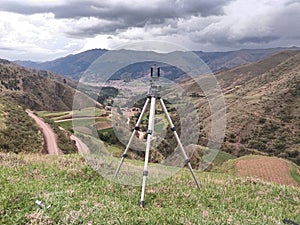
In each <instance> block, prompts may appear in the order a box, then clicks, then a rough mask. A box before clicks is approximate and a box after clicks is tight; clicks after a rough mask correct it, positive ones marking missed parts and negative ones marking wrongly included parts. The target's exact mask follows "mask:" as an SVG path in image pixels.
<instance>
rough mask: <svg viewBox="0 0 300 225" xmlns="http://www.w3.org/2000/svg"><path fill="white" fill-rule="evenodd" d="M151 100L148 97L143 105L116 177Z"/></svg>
mask: <svg viewBox="0 0 300 225" xmlns="http://www.w3.org/2000/svg"><path fill="white" fill-rule="evenodd" d="M149 101H150V99H149V98H147V100H146V102H145V105H144V107H143V109H142V112H141V114H140V117H139V119H138V121H137V122H136V124H135V127H134V130H133V131H132V134H131V136H130V139H129V141H128V144H127V146H126V148H125V150H124V152H123V154H122V158H121V161H120V162H119V165H118V167H117V170H116V172H115V174H114V177H116V176H117V175H118V173H119V171H120V169H121V166H122V164H123V161H124V159H125V158H126V157H127V151H128V149H129V147H130V145H131V142H132V140H133V138H134V135H135V133H136V132H137V131H138V130H139V129H140V128H139V125H140V123H141V121H142V119H143V116H144V114H145V111H146V108H147V105H148V103H149Z"/></svg>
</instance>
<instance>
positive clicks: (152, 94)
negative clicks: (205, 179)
mask: <svg viewBox="0 0 300 225" xmlns="http://www.w3.org/2000/svg"><path fill="white" fill-rule="evenodd" d="M156 69H157V74H156V75H155V74H153V72H154V71H156ZM159 77H160V68H159V67H158V68H156V65H154V68H153V67H151V80H150V87H149V90H148V94H147V99H146V102H145V104H144V106H143V109H142V111H141V114H140V116H139V118H138V121H137V122H136V125H135V127H134V130H133V132H132V134H131V136H130V139H129V141H128V144H127V146H126V148H125V150H124V153H123V154H122V158H121V161H120V162H119V165H118V167H117V170H116V172H115V174H114V177H116V176H117V175H118V173H119V171H120V168H121V166H122V164H123V162H124V159H125V158H126V157H127V151H128V149H129V147H130V144H131V142H132V140H133V138H134V136H135V133H136V132H137V131H139V130H140V128H139V125H140V123H141V121H142V118H143V115H144V114H145V111H146V108H147V106H148V104H149V102H150V114H149V122H148V129H147V142H146V154H145V162H144V170H143V183H142V192H141V199H140V202H139V205H140V206H141V207H144V206H145V200H144V196H145V188H146V180H147V176H148V161H149V154H150V144H151V139H152V136H153V131H154V119H155V104H156V100H158V101H159V102H160V104H161V107H162V109H163V111H164V113H165V115H166V117H167V120H168V122H169V124H170V127H171V130H172V131H173V134H174V136H175V138H176V140H177V142H178V145H179V148H180V150H181V152H182V154H183V156H184V158H185V166H186V165H187V166H188V168H189V169H190V172H191V174H192V176H193V178H194V181H195V183H196V185H197V187H198V188H199V189H200V184H199V182H198V180H197V179H196V176H195V174H194V171H193V168H192V166H191V163H190V159H189V158H188V156H187V154H186V152H185V150H184V148H183V146H182V143H181V141H180V139H179V136H178V134H177V132H176V128H175V126H174V124H173V122H172V120H171V117H170V115H169V113H168V111H167V108H166V105H165V103H164V101H163V99H162V98H161V97H160V94H159V92H160V85H158V84H157V82H158V80H159Z"/></svg>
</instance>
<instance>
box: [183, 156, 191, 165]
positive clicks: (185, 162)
mask: <svg viewBox="0 0 300 225" xmlns="http://www.w3.org/2000/svg"><path fill="white" fill-rule="evenodd" d="M189 162H191V160H190V159H189V158H188V159H186V160H184V166H186V165H187V164H188V163H189Z"/></svg>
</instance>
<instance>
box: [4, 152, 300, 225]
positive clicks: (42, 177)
mask: <svg viewBox="0 0 300 225" xmlns="http://www.w3.org/2000/svg"><path fill="white" fill-rule="evenodd" d="M0 160H1V164H0V183H1V184H3V186H2V188H1V189H0V202H1V203H2V204H1V205H0V215H1V216H0V223H1V224H245V225H250V224H251V225H253V224H257V225H260V224H283V221H284V220H286V219H287V220H291V221H295V222H299V221H300V217H299V215H300V214H299V212H300V211H299V210H300V208H299V204H298V203H299V196H300V191H299V189H298V188H295V187H288V186H283V185H275V184H270V183H265V182H263V181H261V180H259V179H255V178H237V177H234V176H232V175H226V174H222V173H207V172H201V173H200V172H196V176H197V178H198V179H199V181H200V182H201V184H202V188H201V190H200V191H199V190H198V189H196V188H195V187H194V183H193V181H192V180H191V176H190V173H189V171H188V170H186V169H183V170H181V171H180V172H179V173H178V174H177V175H175V176H174V177H172V178H170V179H168V180H165V181H163V182H161V183H158V184H156V185H152V186H147V188H146V199H145V200H146V206H145V208H144V209H141V208H140V207H139V206H138V201H139V197H140V187H132V186H127V185H120V184H117V183H114V182H110V181H108V180H106V179H103V178H102V177H101V176H100V175H99V174H98V173H97V172H95V171H94V170H93V169H91V168H90V167H89V166H88V165H87V164H86V163H85V161H84V159H83V158H81V157H80V156H79V155H68V156H45V155H42V156H41V155H37V154H29V155H14V154H10V155H8V154H3V153H2V154H1V153H0ZM150 166H151V165H150ZM150 170H151V167H150ZM37 200H41V201H42V202H43V203H44V204H45V208H40V207H39V206H38V205H37V204H36V203H35V202H36V201H37Z"/></svg>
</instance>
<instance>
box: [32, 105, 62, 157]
mask: <svg viewBox="0 0 300 225" xmlns="http://www.w3.org/2000/svg"><path fill="white" fill-rule="evenodd" d="M26 112H27V113H28V115H29V116H30V117H32V118H33V119H34V120H35V122H36V124H37V125H38V126H39V127H40V129H41V131H42V132H43V135H44V139H45V141H46V144H47V150H48V153H49V155H60V154H63V152H62V151H61V150H60V149H59V147H58V145H57V139H56V134H55V133H54V131H53V130H52V128H51V127H50V126H49V124H47V123H45V122H44V121H43V120H42V119H41V118H39V117H38V116H36V115H35V114H34V113H33V112H32V111H30V110H29V109H27V110H26Z"/></svg>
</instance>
